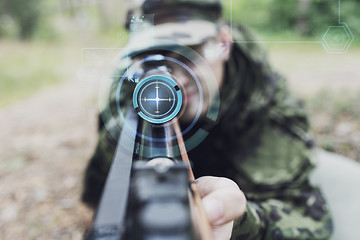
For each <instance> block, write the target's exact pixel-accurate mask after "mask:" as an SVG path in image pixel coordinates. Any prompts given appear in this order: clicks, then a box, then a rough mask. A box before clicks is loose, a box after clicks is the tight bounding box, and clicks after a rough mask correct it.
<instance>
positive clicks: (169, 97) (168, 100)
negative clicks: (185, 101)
mask: <svg viewBox="0 0 360 240" xmlns="http://www.w3.org/2000/svg"><path fill="white" fill-rule="evenodd" d="M133 105H134V108H135V110H136V112H137V114H138V115H139V116H140V117H141V118H143V119H144V120H146V121H148V122H150V123H156V124H161V123H166V122H168V121H170V120H172V119H173V118H174V117H175V116H176V115H177V114H178V113H179V111H180V109H181V105H182V94H181V90H180V88H179V86H178V85H177V84H176V82H175V81H174V80H172V79H171V78H169V77H165V76H157V75H156V76H150V77H147V78H145V79H144V80H142V81H140V83H139V84H138V85H137V86H136V88H135V91H134V94H133Z"/></svg>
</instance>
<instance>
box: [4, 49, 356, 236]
mask: <svg viewBox="0 0 360 240" xmlns="http://www.w3.org/2000/svg"><path fill="white" fill-rule="evenodd" d="M319 51H323V50H321V49H320V50H319ZM293 53H294V52H293ZM322 54H323V53H321V52H320V53H319V55H317V54H315V55H316V56H318V57H316V59H312V61H307V60H306V59H307V57H308V56H307V55H306V52H301V53H299V55H297V58H299V57H302V58H304V61H297V62H298V63H299V62H300V64H295V65H289V64H290V63H289V62H291V61H289V59H292V58H294V56H293V55H292V54H291V52H288V51H281V52H279V53H277V52H275V53H274V54H273V55H271V58H272V59H273V61H274V62H275V65H276V66H277V68H278V69H280V70H281V71H282V72H283V73H284V74H285V75H287V76H288V77H289V80H290V85H291V86H292V88H294V90H298V92H299V93H300V94H302V93H304V94H308V93H309V91H310V90H307V89H312V90H311V91H313V92H314V89H313V88H312V87H313V86H314V87H316V89H321V88H322V87H326V86H327V85H329V83H331V81H332V82H333V83H334V84H331V85H332V86H333V87H334V88H338V87H339V85H341V86H344V83H345V85H346V86H347V87H350V88H351V87H353V88H359V86H360V81H359V79H360V77H359V75H360V73H359V71H358V66H357V65H356V63H357V62H356V61H355V59H356V58H357V59H358V57H359V56H360V54H359V52H356V54H355V55H354V54H353V53H351V54H349V55H341V56H340V55H338V56H329V55H322ZM324 54H325V53H324ZM324 59H327V60H326V62H324V61H323V60H324ZM341 62H342V63H344V62H346V64H341ZM304 69H306V70H304ZM329 69H331V73H329ZM344 76H346V79H347V81H345V80H346V79H345V80H344ZM339 79H340V80H339ZM341 83H342V84H341ZM299 89H300V90H299ZM96 94H97V84H96V82H92V81H84V80H81V79H77V80H73V81H69V82H66V83H64V84H62V85H61V86H57V87H53V88H49V89H47V90H46V91H43V92H41V93H37V94H35V95H34V96H33V97H31V98H30V99H27V100H25V101H21V102H18V103H16V104H12V105H10V106H8V107H6V108H4V109H2V110H0V160H1V161H0V239H12V240H13V239H74V240H75V239H81V238H82V235H83V232H84V230H85V229H86V228H87V227H88V226H89V224H90V222H91V219H92V211H91V210H90V209H88V208H87V207H86V206H84V205H83V204H82V203H81V202H80V200H79V198H80V192H81V187H82V176H83V171H84V169H85V166H86V164H87V161H88V159H89V157H90V156H91V154H92V152H93V150H94V147H95V144H96V114H97V111H98V109H97V103H96V102H97V100H96Z"/></svg>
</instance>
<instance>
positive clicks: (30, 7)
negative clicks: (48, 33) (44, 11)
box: [0, 0, 41, 40]
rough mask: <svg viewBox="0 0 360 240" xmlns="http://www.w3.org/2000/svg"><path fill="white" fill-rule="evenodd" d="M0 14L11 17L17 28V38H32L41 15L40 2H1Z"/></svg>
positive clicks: (36, 0)
mask: <svg viewBox="0 0 360 240" xmlns="http://www.w3.org/2000/svg"><path fill="white" fill-rule="evenodd" d="M1 6H2V10H1V11H0V14H2V15H3V14H5V15H9V16H11V17H12V18H13V19H14V21H15V22H16V24H17V25H18V28H19V37H20V38H21V39H24V40H26V39H29V38H31V37H32V36H33V34H34V32H35V30H36V27H37V25H38V22H39V21H38V20H39V16H40V13H41V0H1Z"/></svg>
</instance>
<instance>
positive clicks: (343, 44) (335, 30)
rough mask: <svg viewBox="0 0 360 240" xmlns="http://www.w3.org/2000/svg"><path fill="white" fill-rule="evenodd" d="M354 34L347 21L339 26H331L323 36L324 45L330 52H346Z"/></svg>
mask: <svg viewBox="0 0 360 240" xmlns="http://www.w3.org/2000/svg"><path fill="white" fill-rule="evenodd" d="M353 40H354V35H353V34H352V32H351V31H350V29H349V27H348V26H347V25H346V23H341V25H338V26H329V28H328V29H327V31H326V32H325V34H324V36H323V46H324V48H325V50H326V51H327V52H328V53H346V52H347V50H348V49H349V47H350V45H351V43H352V41H353Z"/></svg>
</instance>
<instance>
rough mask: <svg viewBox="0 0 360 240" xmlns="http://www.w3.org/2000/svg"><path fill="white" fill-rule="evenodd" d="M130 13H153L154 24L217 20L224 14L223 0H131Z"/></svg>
mask: <svg viewBox="0 0 360 240" xmlns="http://www.w3.org/2000/svg"><path fill="white" fill-rule="evenodd" d="M129 13H130V14H153V15H154V24H155V25H158V24H161V23H165V22H183V21H187V20H194V19H197V20H206V21H210V22H217V21H218V20H219V19H220V17H221V14H222V5H221V0H131V1H130V5H129Z"/></svg>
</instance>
